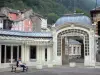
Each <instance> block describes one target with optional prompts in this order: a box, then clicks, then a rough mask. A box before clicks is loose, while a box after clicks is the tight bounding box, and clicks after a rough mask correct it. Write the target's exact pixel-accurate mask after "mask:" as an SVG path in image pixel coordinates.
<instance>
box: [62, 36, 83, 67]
mask: <svg viewBox="0 0 100 75" xmlns="http://www.w3.org/2000/svg"><path fill="white" fill-rule="evenodd" d="M70 62H75V63H77V64H84V42H83V37H82V36H67V37H66V36H65V37H63V39H62V64H63V65H65V64H66V65H67V64H69V63H70Z"/></svg>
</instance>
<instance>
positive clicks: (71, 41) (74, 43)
mask: <svg viewBox="0 0 100 75" xmlns="http://www.w3.org/2000/svg"><path fill="white" fill-rule="evenodd" d="M69 44H71V45H81V43H80V42H78V41H76V40H73V39H69Z"/></svg>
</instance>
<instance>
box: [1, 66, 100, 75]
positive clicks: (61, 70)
mask: <svg viewBox="0 0 100 75" xmlns="http://www.w3.org/2000/svg"><path fill="white" fill-rule="evenodd" d="M0 71H1V69H0ZM0 75H100V68H78V67H74V68H70V67H67V66H58V67H54V68H43V69H41V70H38V69H35V68H30V69H29V71H28V72H18V73H15V72H10V69H7V70H5V71H3V69H2V72H0Z"/></svg>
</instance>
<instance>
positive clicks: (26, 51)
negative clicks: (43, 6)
mask: <svg viewBox="0 0 100 75" xmlns="http://www.w3.org/2000/svg"><path fill="white" fill-rule="evenodd" d="M29 52H30V46H29V45H26V49H25V56H26V57H25V58H26V62H29V57H30V55H29Z"/></svg>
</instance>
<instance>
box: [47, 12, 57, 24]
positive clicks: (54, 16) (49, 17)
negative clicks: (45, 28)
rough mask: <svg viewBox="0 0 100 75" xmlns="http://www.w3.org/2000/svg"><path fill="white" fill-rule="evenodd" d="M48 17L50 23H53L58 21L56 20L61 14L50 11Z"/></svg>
mask: <svg viewBox="0 0 100 75" xmlns="http://www.w3.org/2000/svg"><path fill="white" fill-rule="evenodd" d="M47 17H48V24H53V23H55V22H56V20H57V19H58V18H59V16H58V15H57V14H55V13H49V14H48V15H47Z"/></svg>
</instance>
